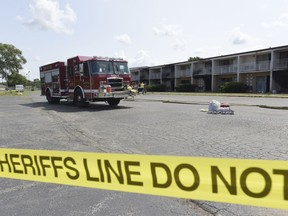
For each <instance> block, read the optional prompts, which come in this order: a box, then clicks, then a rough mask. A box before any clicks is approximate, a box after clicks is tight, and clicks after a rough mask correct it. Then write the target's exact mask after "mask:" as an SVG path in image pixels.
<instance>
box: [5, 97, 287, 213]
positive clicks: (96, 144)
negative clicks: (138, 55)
mask: <svg viewBox="0 0 288 216" xmlns="http://www.w3.org/2000/svg"><path fill="white" fill-rule="evenodd" d="M212 99H215V100H219V101H221V102H224V101H225V102H228V103H230V104H231V108H232V109H233V110H234V111H235V115H213V114H207V113H205V112H200V109H205V108H208V103H209V101H210V100H212ZM257 105H269V106H278V107H284V106H287V107H288V99H285V98H245V97H241V98H240V97H218V96H185V95H184V96H183V95H159V94H147V95H139V96H136V98H135V99H134V100H132V99H128V100H125V101H121V102H120V104H119V106H118V107H115V108H111V107H109V106H108V105H106V104H105V103H94V104H91V105H90V106H89V107H88V108H85V109H79V108H77V107H74V106H72V105H71V104H69V103H67V102H61V103H60V104H59V105H49V104H48V103H47V102H46V101H45V98H44V97H40V96H39V93H38V92H34V93H31V94H30V95H29V96H3V97H0V132H1V133H0V145H1V148H24V149H47V150H69V151H88V152H90V151H91V152H100V153H101V152H107V153H128V154H151V155H176V156H196V157H221V158H247V159H269V160H288V144H287V137H288V117H287V112H288V110H282V109H266V108H259V107H258V106H257ZM0 182H1V186H0V188H1V192H0V194H1V198H0V208H1V212H2V213H3V215H60V214H61V215H287V211H283V210H277V209H270V208H258V207H251V206H242V205H233V204H227V203H214V202H204V201H197V200H193V201H191V200H182V199H173V198H166V197H157V196H148V195H141V194H130V193H122V192H113V191H103V190H95V189H87V188H78V187H70V186H63V185H53V184H44V183H38V182H26V181H19V180H12V179H0ZM2 213H1V214H2Z"/></svg>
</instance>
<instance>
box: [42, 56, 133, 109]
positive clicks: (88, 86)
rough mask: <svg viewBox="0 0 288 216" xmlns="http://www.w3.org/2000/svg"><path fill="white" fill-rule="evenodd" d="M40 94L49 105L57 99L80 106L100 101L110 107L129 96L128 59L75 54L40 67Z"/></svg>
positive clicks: (56, 101) (57, 100)
mask: <svg viewBox="0 0 288 216" xmlns="http://www.w3.org/2000/svg"><path fill="white" fill-rule="evenodd" d="M40 79H41V95H44V96H46V98H47V101H48V102H49V103H51V104H55V103H59V102H60V100H61V99H66V100H68V101H73V102H74V103H75V104H77V106H79V107H84V106H87V105H88V104H89V102H96V101H104V102H107V103H108V104H109V105H111V106H116V105H118V104H119V102H120V100H122V99H124V98H126V97H128V96H129V90H127V85H128V84H129V83H130V82H131V76H130V73H129V68H128V62H127V61H125V60H123V59H116V58H106V57H105V58H103V57H87V56H76V57H73V58H69V59H68V60H67V64H65V62H54V63H51V64H48V65H44V66H41V67H40Z"/></svg>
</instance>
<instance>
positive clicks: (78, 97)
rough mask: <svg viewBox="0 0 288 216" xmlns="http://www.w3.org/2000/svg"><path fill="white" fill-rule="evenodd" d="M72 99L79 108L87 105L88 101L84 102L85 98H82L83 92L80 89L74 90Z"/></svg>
mask: <svg viewBox="0 0 288 216" xmlns="http://www.w3.org/2000/svg"><path fill="white" fill-rule="evenodd" d="M74 101H75V102H76V105H77V106H78V107H79V108H83V107H87V106H88V105H89V102H86V101H85V99H84V98H83V94H82V91H81V90H80V89H77V90H76V92H75V99H74Z"/></svg>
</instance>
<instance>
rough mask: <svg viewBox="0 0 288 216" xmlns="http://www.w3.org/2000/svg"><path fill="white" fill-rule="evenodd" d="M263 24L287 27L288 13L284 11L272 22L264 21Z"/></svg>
mask: <svg viewBox="0 0 288 216" xmlns="http://www.w3.org/2000/svg"><path fill="white" fill-rule="evenodd" d="M262 26H264V27H266V28H271V27H287V26H288V13H284V14H282V15H281V16H279V17H278V18H277V19H276V20H274V21H271V22H263V23H262Z"/></svg>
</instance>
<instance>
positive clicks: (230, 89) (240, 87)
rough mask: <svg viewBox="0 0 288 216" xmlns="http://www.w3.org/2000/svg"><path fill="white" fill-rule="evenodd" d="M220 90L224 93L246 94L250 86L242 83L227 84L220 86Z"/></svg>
mask: <svg viewBox="0 0 288 216" xmlns="http://www.w3.org/2000/svg"><path fill="white" fill-rule="evenodd" d="M219 90H220V92H223V93H245V92H247V90H248V86H247V85H246V84H244V83H241V82H225V83H222V84H220V85H219Z"/></svg>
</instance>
